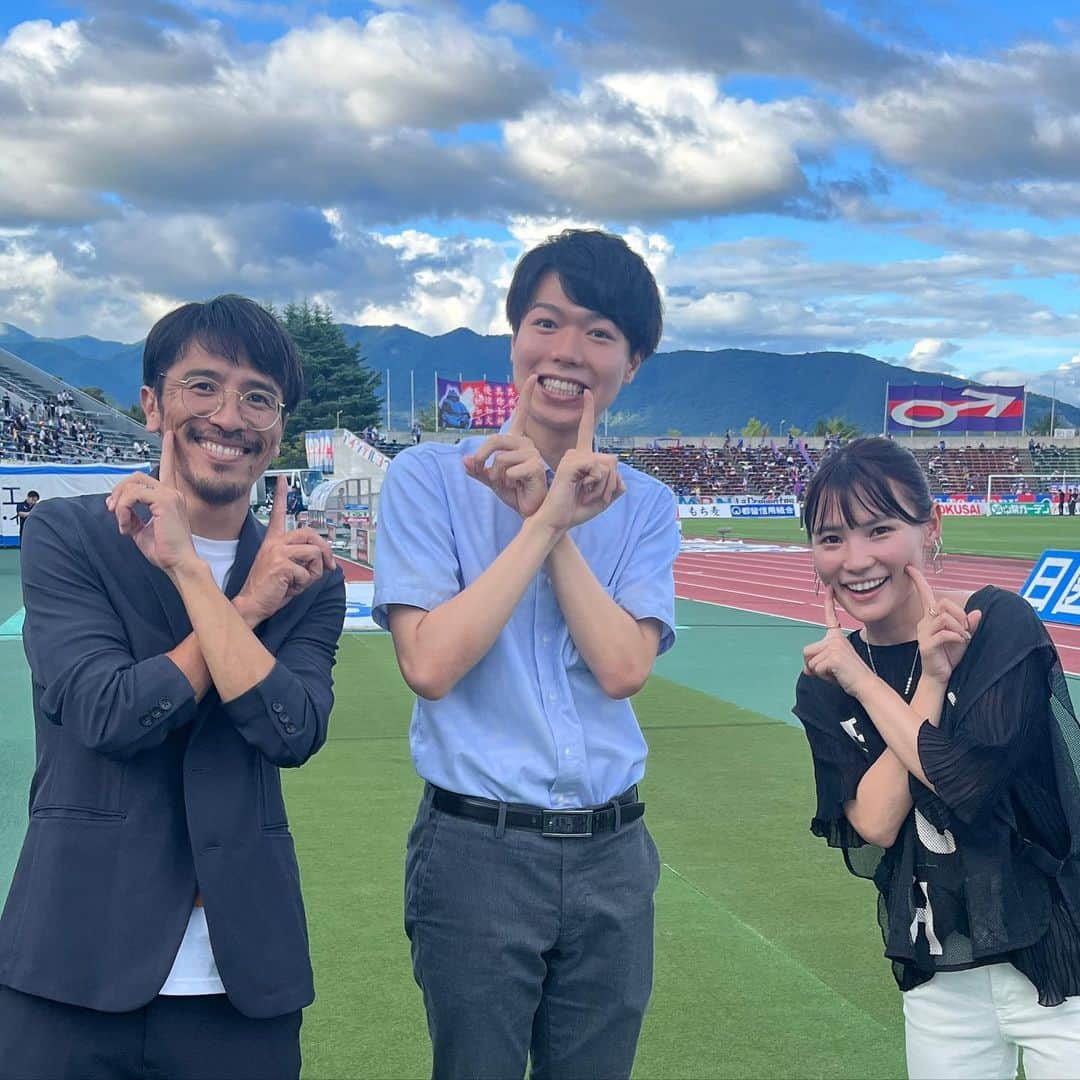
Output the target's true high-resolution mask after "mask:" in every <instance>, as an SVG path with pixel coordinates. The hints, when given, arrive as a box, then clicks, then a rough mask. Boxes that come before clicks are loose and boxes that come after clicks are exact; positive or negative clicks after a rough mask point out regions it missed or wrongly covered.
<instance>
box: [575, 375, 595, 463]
mask: <svg viewBox="0 0 1080 1080" xmlns="http://www.w3.org/2000/svg"><path fill="white" fill-rule="evenodd" d="M581 396H582V398H583V399H584V400H583V401H582V404H581V422H580V423H579V424H578V429H577V448H578V449H579V450H585V451H586V452H588V451H591V450H592V448H593V434H594V432H595V429H596V406H595V404H594V403H593V396H592V391H591V390H585V391H584V392H583V393H582V395H581Z"/></svg>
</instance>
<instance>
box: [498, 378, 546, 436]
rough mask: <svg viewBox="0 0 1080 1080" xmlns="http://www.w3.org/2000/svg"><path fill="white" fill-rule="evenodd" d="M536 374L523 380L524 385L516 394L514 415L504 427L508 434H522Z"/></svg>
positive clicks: (534, 387)
mask: <svg viewBox="0 0 1080 1080" xmlns="http://www.w3.org/2000/svg"><path fill="white" fill-rule="evenodd" d="M538 378H539V376H537V375H530V376H529V377H528V378H527V379H526V380H525V385H524V386H523V387H522V388H521V393H520V394H518V399H517V404H516V405H515V406H514V415H513V416H511V417H510V426H509V427H508V428H507V429H506V431H507V434H508V435H524V434H525V422H526V421H527V420H528V419H529V409H530V407H531V406H532V396H533V390H535V389H536V380H537V379H538Z"/></svg>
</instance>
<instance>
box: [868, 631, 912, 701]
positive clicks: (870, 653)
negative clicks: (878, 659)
mask: <svg viewBox="0 0 1080 1080" xmlns="http://www.w3.org/2000/svg"><path fill="white" fill-rule="evenodd" d="M866 658H867V659H868V660H869V661H870V670H871V671H872V672H873V673H874V674H875V675H877V673H878V672H877V667H876V666H875V665H874V650H873V649H872V648H871V647H870V642H869V641H867V642H866ZM918 662H919V646H918V645H916V646H915V655H914V656H913V657H912V658H911V670H910V671H909V672H908V677H907V682H906V683H904V693H903V698H904V700H905V701H910V700H911V698H910V696H909V695H910V694H911V684H912V683H913V682H914V681H915V665H916V664H917V663H918ZM878 678H879V679H880V678H881V676H880V675H878Z"/></svg>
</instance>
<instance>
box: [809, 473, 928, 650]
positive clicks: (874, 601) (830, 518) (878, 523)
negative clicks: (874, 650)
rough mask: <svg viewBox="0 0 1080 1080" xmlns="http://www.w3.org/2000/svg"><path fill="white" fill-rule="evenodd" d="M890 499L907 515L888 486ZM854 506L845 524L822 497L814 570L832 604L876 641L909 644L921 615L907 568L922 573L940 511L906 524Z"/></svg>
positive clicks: (837, 510) (899, 498)
mask: <svg viewBox="0 0 1080 1080" xmlns="http://www.w3.org/2000/svg"><path fill="white" fill-rule="evenodd" d="M893 495H894V497H895V498H896V500H897V501H898V502H899V503H900V504H901V505H903V506H904V508H905V509H907V510H908V511H909V512H912V514H913V516H914V513H913V508H912V507H911V506H910V505H909V502H908V500H906V499H905V498H904V494H903V492H902V491H900V490H898V489H897V488H896V486H895V485H893ZM862 501H865V502H866V503H867V504H869V505H859V500H857V501H856V503H855V505H853V506H852V507H851V508H850V510H851V521H850V522H846V521H845V520H844V515H843V512H842V510H841V508H840V506H839V504H838V502H837V500H836V499H834V498H833V499H829V498H826V499H825V500H824V501H823V503H822V506H821V508H820V512H819V514H818V521H817V522H816V523H815V525H814V527H813V531H812V533H811V537H810V539H811V543H812V545H813V558H814V569H815V570H816V571H817V574H818V576H819V577H820V578H821V580H822V582H823V583H824V584H826V585H831V586H832V588H833V594H834V595H835V597H836V601H837V603H838V604H840V606H841V607H843V608H844V610H845V611H847V612H848V613H849V614H850V615H851V616H852V617H854V618H856V619H858V620H859V621H860V622H861V623H863V625H864V626H866V627H867V628H868V629H871V630H872V631H873V636H874V638H875V640H876V641H881V642H883V643H884V642H886V641H910V640H912V639H913V638H914V637H915V627H916V624H917V623H918V621H919V619H920V618H921V617H922V614H923V607H922V601H921V599H920V597H919V594H918V591H917V590H916V588H915V584H914V582H913V581H912V579H911V578H910V577H909V576H908V574H907V573H906V571H905V567H907V566H915V567H916V568H917V569H919V570H922V569H923V568H924V567H925V566H926V562H927V554H928V551H929V550H930V549H931V548H932V547H933V545H934V543H935V542H936V541H937V540H938V539H939V538H940V536H941V511H940V509H939V508H938V507H936V506H935V507H934V508H933V509H932V511H931V514H930V519H929V521H927V522H925V523H923V524H912V523H910V522H907V521H905V520H904V519H903V518H901V517H895V516H889V515H887V513H883V512H882V511H881V510H880V509H877V508H874V506H873V503H872V500H870V499H865V500H862Z"/></svg>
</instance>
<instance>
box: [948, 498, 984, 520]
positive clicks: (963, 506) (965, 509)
mask: <svg viewBox="0 0 1080 1080" xmlns="http://www.w3.org/2000/svg"><path fill="white" fill-rule="evenodd" d="M938 505H939V506H940V507H941V512H942V513H943V514H944V515H945V516H946V517H985V516H986V503H984V502H968V501H967V500H966V499H965V500H964V501H963V502H957V501H955V500H952V501H950V502H943V503H938Z"/></svg>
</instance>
